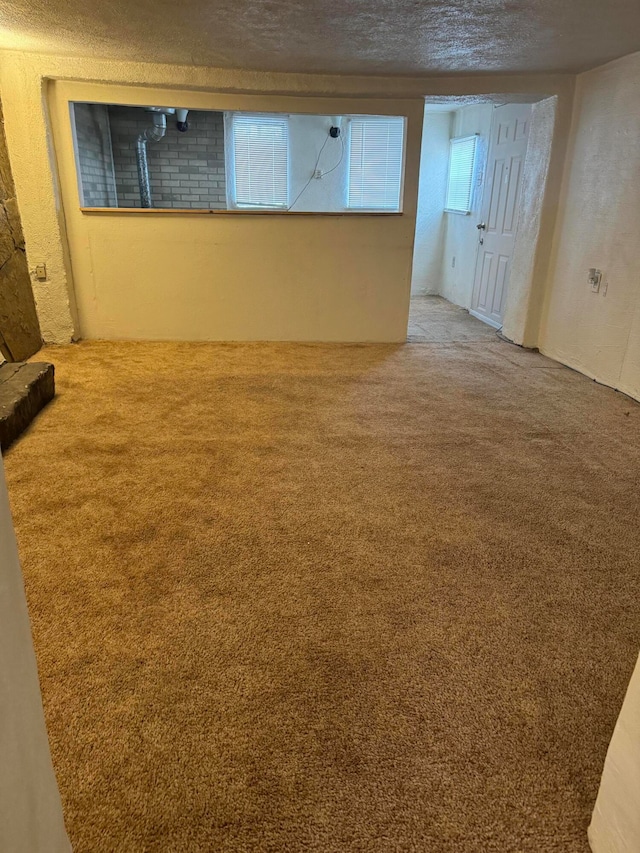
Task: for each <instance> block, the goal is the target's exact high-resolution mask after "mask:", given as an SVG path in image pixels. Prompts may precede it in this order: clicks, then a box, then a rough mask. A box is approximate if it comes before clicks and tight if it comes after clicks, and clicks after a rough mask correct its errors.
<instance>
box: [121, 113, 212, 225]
mask: <svg viewBox="0 0 640 853" xmlns="http://www.w3.org/2000/svg"><path fill="white" fill-rule="evenodd" d="M109 119H110V122H111V140H112V146H113V161H114V166H115V176H116V186H117V189H118V206H119V207H140V206H141V204H140V189H139V185H138V168H137V162H136V140H137V138H138V135H139V134H140V133H143V132H144V131H145V130H147V129H148V128H149V127H150V126H151V114H150V113H149V112H147V111H146V110H143V109H140V108H139V107H117V106H111V107H109ZM188 120H189V130H188V131H187V132H186V133H180V132H179V131H178V129H177V128H176V122H175V118H173V117H172V116H168V117H167V132H166V134H165V136H164V137H163V138H162V139H160V140H159V141H158V142H149V143H148V144H147V152H148V160H149V175H150V178H151V197H152V200H153V207H168V208H211V209H214V210H215V209H217V210H224V208H225V207H226V206H227V203H226V202H227V193H226V186H225V168H224V116H223V113H221V112H212V111H203V110H191V111H190V112H189V117H188Z"/></svg>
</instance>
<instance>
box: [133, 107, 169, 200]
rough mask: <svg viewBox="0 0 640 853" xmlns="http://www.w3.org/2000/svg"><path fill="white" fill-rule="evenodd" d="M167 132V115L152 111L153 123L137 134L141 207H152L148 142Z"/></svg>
mask: <svg viewBox="0 0 640 853" xmlns="http://www.w3.org/2000/svg"><path fill="white" fill-rule="evenodd" d="M166 132H167V117H166V115H165V114H164V113H160V112H154V113H153V125H152V126H151V127H148V128H147V129H146V130H145V131H144V132H143V133H141V134H140V136H138V139H137V141H136V161H137V164H138V185H139V187H140V204H141V205H142V207H152V206H153V204H152V199H151V180H150V178H149V156H148V151H147V143H148V142H159V141H160V140H161V139H162V137H163V136H164V135H165V133H166Z"/></svg>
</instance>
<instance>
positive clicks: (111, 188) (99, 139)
mask: <svg viewBox="0 0 640 853" xmlns="http://www.w3.org/2000/svg"><path fill="white" fill-rule="evenodd" d="M74 111H75V119H76V139H77V142H78V161H79V164H80V174H81V177H82V192H83V196H84V199H83V205H84V206H85V207H116V206H117V204H118V202H117V197H116V184H115V180H114V176H113V159H112V156H111V136H110V132H109V115H108V112H107V107H106V106H103V105H102V104H75V105H74Z"/></svg>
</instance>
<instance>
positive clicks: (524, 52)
mask: <svg viewBox="0 0 640 853" xmlns="http://www.w3.org/2000/svg"><path fill="white" fill-rule="evenodd" d="M0 47H7V48H15V47H19V48H26V49H32V50H42V51H45V52H53V53H64V54H72V55H77V56H99V57H111V58H115V59H127V60H143V61H149V62H153V61H157V62H171V63H178V64H187V65H191V64H193V65H208V66H214V67H226V68H243V69H250V70H264V71H293V72H296V71H297V72H319V73H337V74H383V75H385V74H388V75H398V74H403V75H427V74H450V73H455V74H461V73H465V72H467V73H483V72H486V73H496V72H503V73H513V72H549V71H552V72H576V71H581V70H584V69H586V68H592V67H594V66H596V65H600V64H602V63H604V62H606V61H608V60H610V59H614V58H616V57H619V56H623V55H625V54H627V53H632V52H634V51H636V50H640V2H639V0H538V2H536V0H208V2H207V0H3V2H2V5H1V7H0Z"/></svg>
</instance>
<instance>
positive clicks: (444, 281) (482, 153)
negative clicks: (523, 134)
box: [440, 104, 493, 308]
mask: <svg viewBox="0 0 640 853" xmlns="http://www.w3.org/2000/svg"><path fill="white" fill-rule="evenodd" d="M492 115H493V105H492V104H472V105H470V106H467V107H462V109H460V110H456V112H455V113H454V119H453V123H452V128H451V136H452V137H456V136H471V135H472V134H473V133H478V134H479V135H480V138H479V140H478V146H479V147H478V170H477V173H476V186H475V189H474V194H473V201H472V210H471V213H470V215H468V216H463V215H461V214H459V213H446V214H445V218H446V232H445V242H444V248H443V254H442V278H441V287H440V293H441V295H442V296H444V297H445V299H448V300H449V302H453V303H454V304H455V305H462V306H463V307H464V308H469V306H470V305H471V291H472V289H473V278H474V274H475V268H476V255H477V250H478V230H477V228H476V225H477V224H478V221H479V219H478V217H479V215H480V205H481V203H482V189H483V183H484V174H485V165H486V157H487V149H488V146H489V135H490V133H491V117H492ZM454 264H455V266H454Z"/></svg>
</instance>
